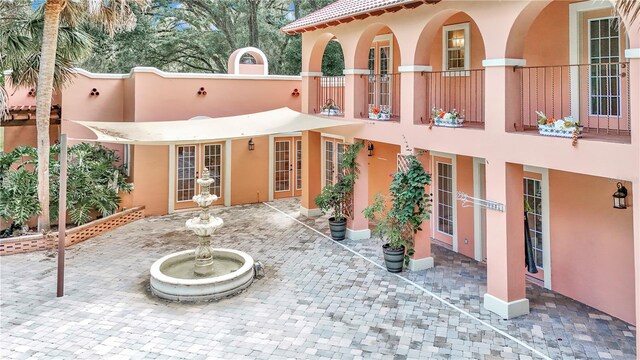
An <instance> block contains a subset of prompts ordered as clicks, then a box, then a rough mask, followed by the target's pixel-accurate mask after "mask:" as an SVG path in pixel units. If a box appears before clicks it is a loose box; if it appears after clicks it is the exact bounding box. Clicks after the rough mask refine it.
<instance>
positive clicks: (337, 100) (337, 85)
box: [313, 76, 344, 116]
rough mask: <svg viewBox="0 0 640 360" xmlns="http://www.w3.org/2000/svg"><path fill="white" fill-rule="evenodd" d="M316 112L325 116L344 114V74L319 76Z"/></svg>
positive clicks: (314, 108)
mask: <svg viewBox="0 0 640 360" xmlns="http://www.w3.org/2000/svg"><path fill="white" fill-rule="evenodd" d="M314 80H315V81H316V99H315V101H316V106H314V107H313V110H314V113H316V114H318V115H324V116H343V115H344V113H343V111H344V76H317V77H315V78H314Z"/></svg>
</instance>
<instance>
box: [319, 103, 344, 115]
mask: <svg viewBox="0 0 640 360" xmlns="http://www.w3.org/2000/svg"><path fill="white" fill-rule="evenodd" d="M320 115H326V116H337V115H342V112H341V111H340V107H339V106H338V105H336V103H335V102H334V101H333V99H327V100H326V101H325V103H324V104H322V106H321V107H320Z"/></svg>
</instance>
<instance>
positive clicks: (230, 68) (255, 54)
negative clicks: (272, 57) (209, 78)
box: [227, 47, 269, 75]
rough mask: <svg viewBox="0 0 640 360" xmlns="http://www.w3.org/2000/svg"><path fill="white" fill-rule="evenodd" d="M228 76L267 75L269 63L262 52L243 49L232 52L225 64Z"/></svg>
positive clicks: (252, 48)
mask: <svg viewBox="0 0 640 360" xmlns="http://www.w3.org/2000/svg"><path fill="white" fill-rule="evenodd" d="M227 72H228V73H229V74H235V75H240V74H251V75H269V62H268V61H267V56H266V55H265V54H264V52H262V50H260V49H258V48H254V47H245V48H241V49H237V50H236V51H234V52H233V53H232V54H231V56H229V60H228V62H227Z"/></svg>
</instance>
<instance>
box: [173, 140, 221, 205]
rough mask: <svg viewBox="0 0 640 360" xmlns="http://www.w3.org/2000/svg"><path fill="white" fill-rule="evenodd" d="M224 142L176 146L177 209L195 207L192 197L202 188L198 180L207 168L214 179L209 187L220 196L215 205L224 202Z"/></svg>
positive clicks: (175, 203)
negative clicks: (199, 186)
mask: <svg viewBox="0 0 640 360" xmlns="http://www.w3.org/2000/svg"><path fill="white" fill-rule="evenodd" d="M222 148H223V147H222V144H200V145H178V146H176V189H175V191H176V196H175V202H174V208H175V209H188V208H193V207H195V206H196V204H195V203H194V202H193V200H192V198H193V196H194V195H196V194H197V193H198V192H199V191H200V189H199V188H198V185H197V182H196V180H197V179H198V178H199V177H200V176H202V171H203V170H204V169H205V168H207V169H208V170H209V176H210V177H211V178H212V179H214V182H213V184H212V185H211V187H210V188H209V191H210V192H211V193H212V194H216V195H217V196H218V200H217V201H216V202H215V203H214V205H218V204H222V203H223V202H224V201H223V199H222V179H223V177H222V169H223V160H222V159H223V157H222V155H223V153H222Z"/></svg>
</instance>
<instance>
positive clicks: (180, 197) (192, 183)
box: [176, 145, 196, 201]
mask: <svg viewBox="0 0 640 360" xmlns="http://www.w3.org/2000/svg"><path fill="white" fill-rule="evenodd" d="M177 150H178V151H177V162H178V164H177V165H178V166H177V170H178V176H177V184H176V190H177V199H176V200H177V201H191V198H192V197H193V196H194V195H195V194H196V145H184V146H178V148H177Z"/></svg>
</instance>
